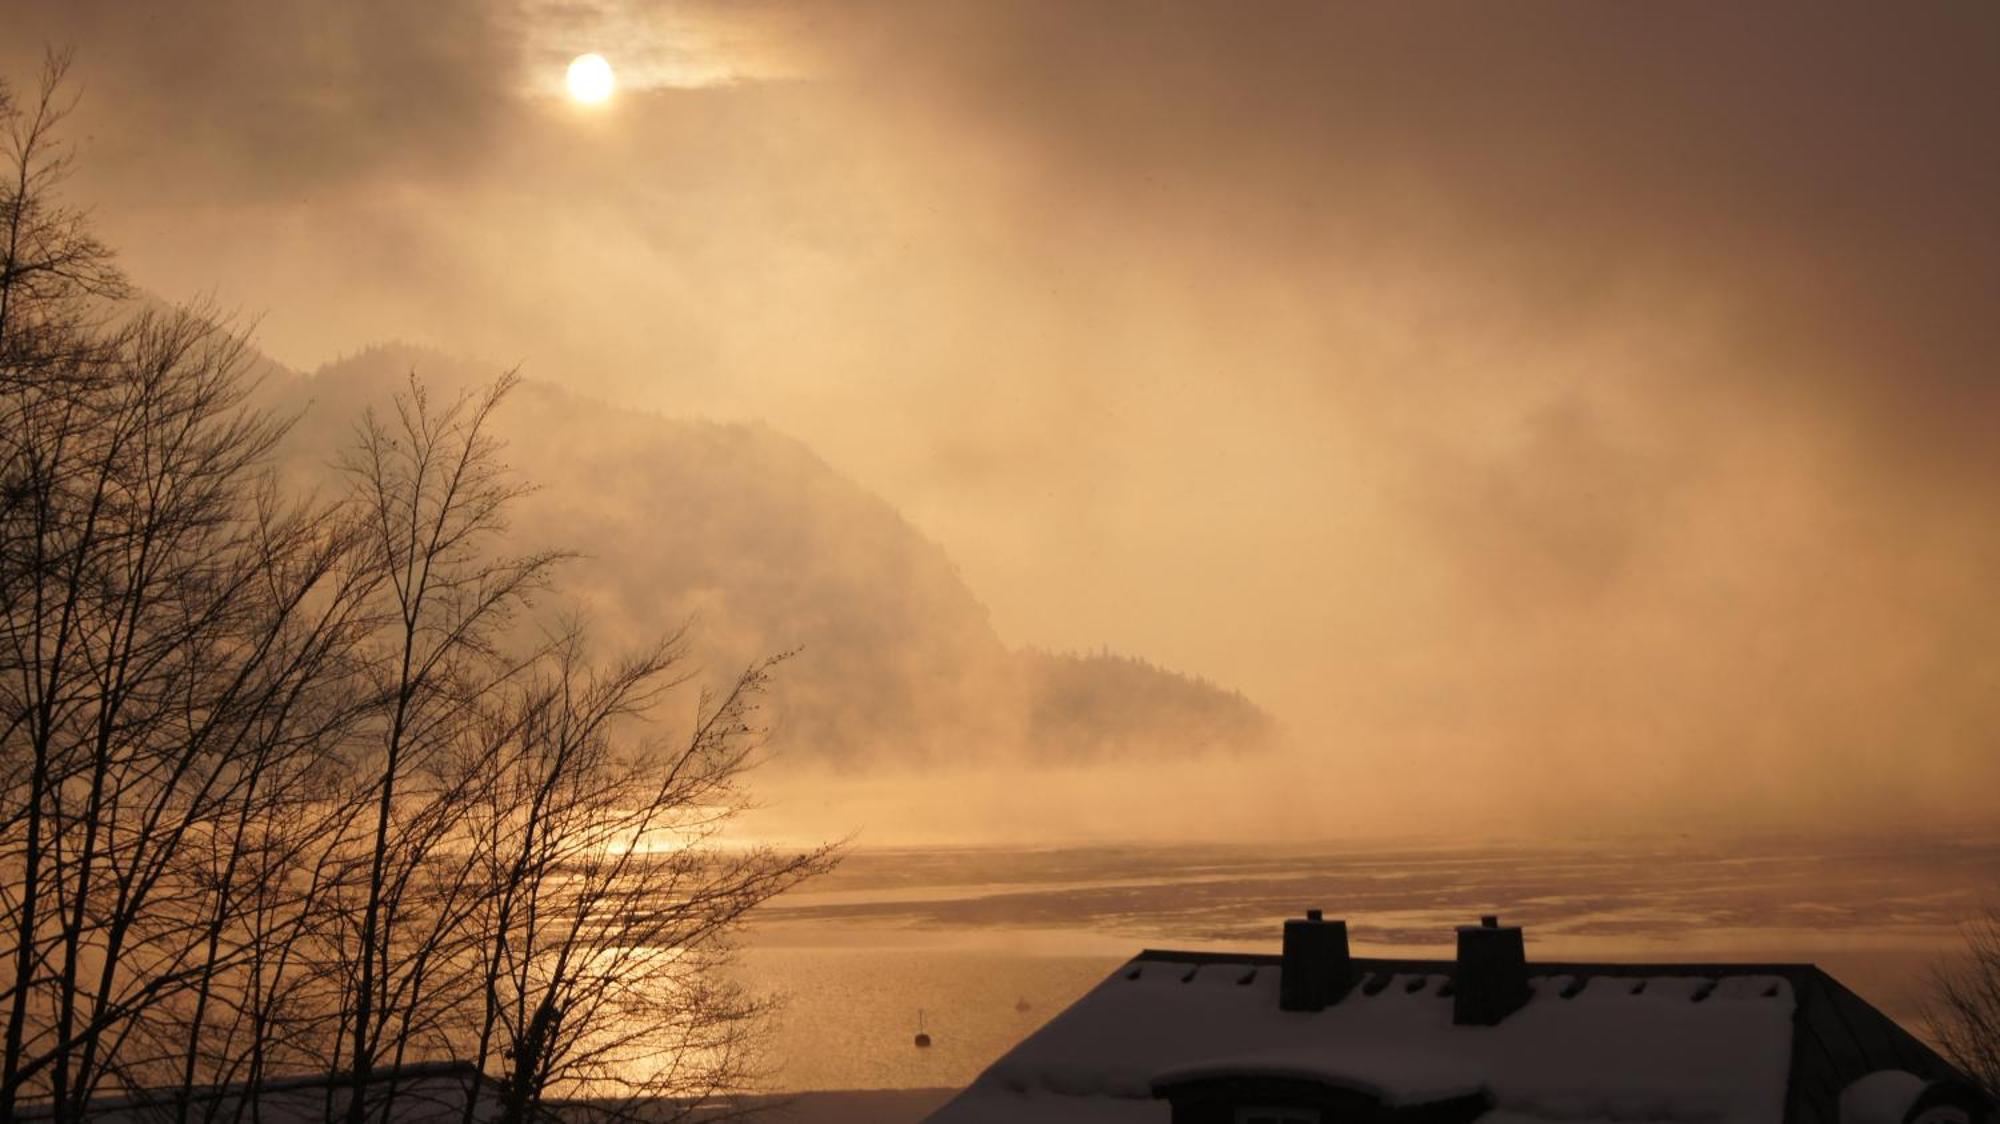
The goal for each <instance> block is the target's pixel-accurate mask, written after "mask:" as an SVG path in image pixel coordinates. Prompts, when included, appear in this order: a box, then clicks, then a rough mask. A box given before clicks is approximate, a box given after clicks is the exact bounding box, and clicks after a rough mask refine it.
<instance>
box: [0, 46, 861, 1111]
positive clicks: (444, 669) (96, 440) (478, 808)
mask: <svg viewBox="0 0 2000 1124" xmlns="http://www.w3.org/2000/svg"><path fill="white" fill-rule="evenodd" d="M66 66H67V63H66V60H65V59H64V58H61V57H52V58H51V59H50V62H49V65H48V67H47V70H46V72H45V74H44V75H43V77H42V80H41V82H40V84H39V86H38V87H37V88H36V89H35V90H33V91H28V92H26V93H24V94H22V95H20V96H16V95H15V93H14V92H13V91H12V90H11V89H9V88H7V87H4V86H0V126H4V143H5V149H4V153H3V155H4V157H5V166H4V169H0V174H4V183H0V253H4V257H0V932H4V934H5V935H4V937H0V951H3V952H4V961H5V964H4V967H0V985H4V989H5V990H4V991H0V1024H4V1026H0V1055H3V1056H0V1119H9V1120H11V1119H18V1118H21V1117H23V1116H24V1115H28V1114H30V1113H32V1114H33V1115H36V1116H47V1117H49V1118H53V1119H58V1120H80V1119H83V1118H84V1117H85V1116H86V1115H87V1114H88V1113H89V1112H90V1110H91V1106H92V1105H93V1104H94V1103H102V1102H104V1101H105V1100H106V1099H107V1098H117V1097H126V1098H130V1097H133V1096H139V1097H142V1098H144V1099H145V1100H146V1101H147V1102H148V1103H150V1105H151V1106H152V1108H153V1111H155V1112H156V1113H157V1114H158V1115H159V1116H161V1117H163V1118H167V1119H175V1120H180V1121H187V1120H197V1119H199V1120H208V1119H216V1118H218V1117H219V1118H225V1119H256V1118H258V1115H259V1106H258V1098H259V1092H258V1091H259V1090H260V1089H262V1088H265V1087H268V1086H269V1085H270V1083H271V1082H273V1081H274V1080H276V1079H279V1078H283V1077H288V1076H294V1075H311V1074H317V1075H329V1074H330V1075H336V1078H337V1079H336V1080H332V1081H328V1082H323V1083H321V1084H320V1085H319V1086H317V1088H318V1089H319V1090H320V1092H318V1093H317V1094H315V1095H316V1096H318V1097H320V1099H321V1103H320V1104H319V1109H318V1111H319V1112H320V1113H322V1114H323V1115H324V1116H325V1117H326V1118H327V1119H344V1120H348V1121H353V1122H356V1124H358V1122H360V1121H363V1120H367V1119H386V1118H388V1116H389V1115H390V1114H391V1113H392V1112H393V1111H394V1108H395V1102H396V1097H397V1095H398V1084H397V1081H396V1080H394V1075H395V1074H397V1073H399V1072H404V1071H405V1069H404V1068H403V1067H408V1066H411V1065H412V1064H414V1063H418V1062H427V1061H436V1060H441V1059H452V1060H456V1061H462V1062H466V1063H469V1064H470V1066H471V1067H472V1069H471V1072H472V1073H473V1075H474V1076H473V1087H472V1090H471V1093H472V1095H471V1096H470V1097H469V1098H468V1099H467V1100H466V1102H465V1109H464V1113H465V1118H466V1119H467V1120H470V1119H471V1118H472V1116H473V1112H474V1105H475V1103H477V1104H481V1105H484V1106H487V1109H482V1113H484V1112H486V1111H488V1110H490V1109H491V1108H492V1106H498V1109H497V1112H498V1115H499V1117H500V1118H501V1119H505V1120H525V1119H529V1118H532V1117H534V1116H535V1115H536V1114H537V1113H539V1112H540V1111H541V1106H542V1105H543V1104H544V1102H545V1101H546V1100H547V1099H548V1098H550V1097H553V1096H558V1095H579V1096H584V1097H587V1098H588V1099H587V1100H586V1101H581V1102H579V1107H578V1109H577V1111H589V1112H595V1113H600V1114H603V1115H606V1116H617V1115H619V1114H621V1113H626V1112H629V1111H632V1110H633V1107H634V1106H637V1105H646V1106H650V1111H655V1112H661V1113H668V1112H670V1111H684V1110H691V1105H692V1104H694V1103H697V1102H698V1101H699V1100H700V1099H701V1098H702V1097H703V1096H705V1095H707V1094H709V1093H712V1092H714V1091H716V1090H720V1089H727V1088H732V1087H735V1086H738V1085H740V1084H741V1083H742V1081H743V1078H744V1075H745V1073H746V1071H747V1067H748V1066H749V1065H750V1064H751V1055H750V1053H749V1051H748V1046H749V1043H750V1039H751V1033H752V1031H753V1030H754V1028H755V1026H756V1018H757V1016H758V1015H759V1013H760V1010H759V1006H758V1004H757V1003H756V1002H754V1001H753V1000H752V999H751V998H750V997H749V996H747V995H745V994H744V993H742V992H741V991H739V990H737V989H735V988H733V987H731V986H729V985H728V984H727V983H725V982H724V981H723V980H722V978H721V977H719V976H718V975H717V969H718V968H719V967H720V966H721V965H722V964H723V963H725V962H726V960H727V958H728V955H729V951H730V935H731V933H732V932H733V931H734V930H735V929H736V927H737V926H738V924H739V923H740V922H741V921H742V920H743V918H744V916H745V915H746V913H747V912H748V911H749V910H751V909H753V908H754V907H756V906H757V905H758V904H759V903H761V902H763V901H765V900H767V899H769V898H770V897H771V896H772V895H774V894H776V893H779V892H780V891H782V890H784V889H785V888H787V887H789V886H791V885H793V884H795V883H797V882H799V881H800V880H801V879H804V878H807V877H810V876H811V875H813V874H814V873H816V872H819V871H822V870H824V869H826V868H827V867H828V865H829V864H830V862H831V861H832V859H833V854H832V852H831V851H830V850H829V849H827V848H819V849H815V850H811V851H808V852H805V853H778V852H774V851H770V850H760V849H744V848H724V847H721V846H719V845H717V843H716V839H717V834H718V832H719V831H720V829H721V828H722V827H723V825H725V824H726V822H727V821H728V819H729V817H730V815H731V813H732V812H733V811H735V810H737V809H739V808H740V807H742V805H743V801H744V795H743V791H742V782H743V780H744V774H745V771H746V769H748V768H749V767H751V765H752V764H753V763H754V761H755V759H756V755H757V750H758V746H759V744H760V742H759V735H760V730H759V724H760V720H759V718H758V707H759V700H760V697H761V694H762V692H763V690H764V687H765V685H766V682H767V678H768V676H769V674H770V670H771V661H769V660H762V659H758V660H754V661H752V662H750V663H749V664H748V667H747V670H745V671H744V672H743V673H742V674H740V675H738V676H735V677H733V678H731V679H728V680H726V681H724V683H723V685H722V686H721V687H720V689H718V690H715V691H713V692H707V693H702V694H701V695H700V697H698V698H692V697H691V698H688V699H687V702H686V703H685V705H682V704H678V703H675V704H672V706H671V709H668V708H669V704H670V702H671V700H674V699H677V698H680V697H682V694H683V693H684V692H677V691H676V688H678V687H682V685H683V684H685V683H686V682H687V680H688V678H689V676H690V672H689V667H690V664H689V658H688V652H689V644H688V639H687V637H686V635H685V634H683V633H679V632H673V633H669V634H667V635H665V636H664V637H657V638H650V639H648V640H646V641H645V642H643V643H639V644H636V645H633V646H631V647H629V648H628V650H627V654H625V655H622V656H619V657H618V658H615V659H612V660H608V661H606V660H601V659H599V658H597V657H596V656H595V655H594V653H595V651H596V648H595V646H594V645H593V643H592V641H591V639H590V638H589V637H587V636H586V635H585V633H584V631H583V629H582V627H581V626H580V625H578V624H574V623H562V622H561V619H560V618H556V620H557V623H553V624H551V623H549V621H550V619H551V618H550V616H549V614H547V613H538V612H537V611H536V609H537V606H538V605H541V604H543V603H546V602H549V601H551V600H555V599H556V597H557V594H559V593H560V592H561V591H562V586H563V580H564V579H563V577H562V575H563V573H564V572H565V571H564V570H563V563H564V561H565V557H564V556H563V555H562V554H560V553H557V552H551V551H547V550H528V551H520V550H515V549H513V548H512V547H510V546H508V545H507V543H508V540H507V539H506V537H505V531H506V528H507V525H508V519H509V517H510V514H511V513H513V512H514V511H515V510H517V508H518V507H519V505H520V503H521V501H522V499H523V497H524V496H525V495H526V494H527V490H526V488H525V487H524V485H523V484H522V483H521V482H520V481H519V480H517V479H516V478H515V477H514V476H512V475H511V474H510V473H509V472H508V471H507V470H506V468H505V467H504V465H503V463H502V460H501V444H500V442H499V441H498V439H497V438H496V436H495V427H494V419H495V418H496V417H497V416H499V412H500V410H501V407H502V405H503V403H504V402H505V401H506V399H507V398H508V397H509V395H510V393H511V392H512V391H513V390H514V388H515V381H514V380H513V379H512V378H511V377H508V378H502V379H499V380H498V381H495V382H493V383H491V384H490V385H488V386H485V387H484V388H482V389H479V390H477V391H473V392H466V393H454V394H449V395H442V396H440V395H435V394H434V393H433V392H431V391H429V390H427V389H426V387H425V386H424V385H423V384H422V383H420V382H418V381H416V380H415V379H414V378H412V379H411V380H409V381H408V382H406V383H405V384H404V385H403V386H402V387H401V389H400V390H399V391H398V392H397V393H396V394H395V395H394V396H393V400H392V401H390V402H387V403H379V404H377V406H376V407H375V408H372V409H369V410H367V411H364V412H362V413H361V414H360V415H359V417H358V418H356V419H354V420H351V421H350V422H348V423H347V424H348V425H349V426H350V427H351V428H350V429H349V430H348V432H347V436H346V439H345V440H344V441H343V442H342V447H341V449H340V451H339V453H338V456H337V458H336V460H335V463H336V465H337V470H336V471H335V473H334V475H333V478H332V480H331V481H330V482H329V483H328V485H327V486H325V487H323V488H322V489H320V490H318V491H305V490H301V489H299V488H297V487H295V486H293V484H294V481H293V480H292V479H291V478H289V477H287V476H285V475H281V474H280V473H279V472H277V471H276V470H275V469H274V455H275V453H276V451H277V450H278V449H279V448H280V446H281V444H282V443H283V442H284V441H285V439H286V436H287V430H288V426H289V425H290V422H291V419H290V418H289V417H287V416H286V415H284V414H282V413H276V412H273V411H271V410H269V409H264V408H260V407H259V404H258V403H259V401H260V400H259V399H257V398H256V397H255V393H256V390H255V387H254V386H253V380H252V378H251V373H252V369H253V367H254V365H255V357H254V355H253V353H251V352H249V351H248V350H247V349H246V348H245V346H244V345H243V343H242V342H241V340H240V339H239V338H238V337H237V336H236V335H235V334H233V333H232V332H231V331H230V330H229V329H228V327H227V326H226V325H224V324H222V323H219V322H218V320H217V318H216V317H214V316H213V315H211V314H210V313H209V312H208V311H207V310H204V309H201V308H180V309H159V308H146V309H143V310H141V311H138V312H136V313H133V312H131V310H130V305H129V304H121V303H120V302H121V301H122V300H123V298H126V297H127V296H128V295H129V287H128V285H127V283H126V281H125V279H124V278H123V277H122V276H121V275H120V273H119V271H118V270H117V268H116V266H115V263H114V262H113V260H112V256H111V253H110V251H109V249H108V248H107V247H105V246H104V245H103V244H102V243H100V242H99V241H98V240H97V239H95V238H94V237H93V236H92V234H91V231H90V226H89V223H88V222H87V221H86V217H85V216H84V215H83V214H81V213H80V212H78V211H77V210H75V209H73V208H70V207H68V206H66V205H65V203H64V202H63V200H62V199H61V196H60V187H61V183H62V180H63V176H64V174H65V172H66V170H67V167H68V154H67V152H66V150H65V149H64V147H63V145H62V143H61V140H60V136H59V126H60V124H61V122H62V120H63V117H64V111H65V108H66V103H65V101H64V96H65V95H64V94H63V89H64V72H65V70H66ZM670 715H671V717H672V719H673V720H672V721H669V720H668V718H669V716H670ZM385 1075H386V1076H387V1078H388V1079H386V1080H385V1079H384V1078H385ZM218 1089H228V1090H232V1092H231V1093H230V1095H229V1096H217V1095H216V1091H217V1090H218ZM663 1097H673V1098H679V1099H677V1100H673V1101H671V1102H669V1101H663V1100H661V1099H660V1098H663Z"/></svg>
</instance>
